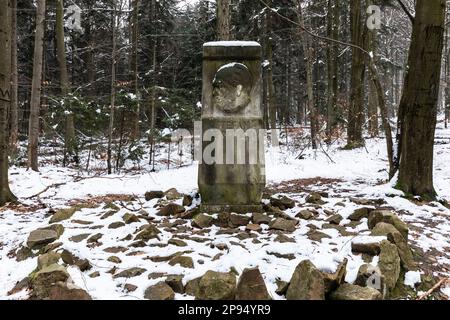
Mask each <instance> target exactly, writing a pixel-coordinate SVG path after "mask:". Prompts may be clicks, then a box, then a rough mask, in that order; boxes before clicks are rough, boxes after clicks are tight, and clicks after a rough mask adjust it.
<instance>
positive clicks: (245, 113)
mask: <svg viewBox="0 0 450 320" xmlns="http://www.w3.org/2000/svg"><path fill="white" fill-rule="evenodd" d="M261 83H262V81H261V46H260V45H259V44H258V43H257V42H247V41H220V42H210V43H206V44H205V45H204V46H203V98H202V100H203V101H202V105H203V106H202V137H203V139H201V140H203V141H201V149H200V150H201V151H202V152H203V154H202V159H201V160H200V164H199V177H198V184H199V189H200V194H201V198H202V208H201V209H202V210H203V211H204V212H210V213H219V212H227V211H228V212H236V213H248V212H256V211H261V210H262V207H261V199H262V192H263V189H264V187H265V180H266V178H265V161H264V138H265V134H266V133H265V130H264V122H263V111H262V104H261Z"/></svg>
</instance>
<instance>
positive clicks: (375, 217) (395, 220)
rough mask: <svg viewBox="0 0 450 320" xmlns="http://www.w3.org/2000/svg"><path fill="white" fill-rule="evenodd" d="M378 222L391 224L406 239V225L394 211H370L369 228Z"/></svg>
mask: <svg viewBox="0 0 450 320" xmlns="http://www.w3.org/2000/svg"><path fill="white" fill-rule="evenodd" d="M379 222H385V223H389V224H392V225H393V226H394V227H395V228H396V229H397V230H398V231H399V232H400V233H401V235H402V236H403V237H404V238H405V239H406V240H407V239H408V231H409V230H408V225H407V224H406V223H405V222H403V221H402V220H401V219H400V218H399V217H398V216H397V215H396V214H395V213H394V212H392V211H389V210H374V211H372V212H371V213H370V214H369V220H368V226H369V229H373V228H374V227H375V226H376V225H377V224H378V223H379Z"/></svg>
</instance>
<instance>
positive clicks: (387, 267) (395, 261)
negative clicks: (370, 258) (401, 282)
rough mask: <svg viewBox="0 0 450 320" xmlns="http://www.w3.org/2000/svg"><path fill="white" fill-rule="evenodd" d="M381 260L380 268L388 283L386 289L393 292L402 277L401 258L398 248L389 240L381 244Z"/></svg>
mask: <svg viewBox="0 0 450 320" xmlns="http://www.w3.org/2000/svg"><path fill="white" fill-rule="evenodd" d="M380 248H381V250H380V258H379V261H378V267H379V268H380V270H381V274H382V275H383V276H384V278H385V281H386V287H387V289H388V290H389V291H391V290H392V289H393V288H394V287H395V284H396V283H397V281H398V279H399V276H400V256H399V255H398V250H397V246H396V245H395V244H392V243H390V242H389V241H388V240H384V241H382V242H381V247H380Z"/></svg>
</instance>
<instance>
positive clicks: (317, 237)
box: [306, 230, 331, 242]
mask: <svg viewBox="0 0 450 320" xmlns="http://www.w3.org/2000/svg"><path fill="white" fill-rule="evenodd" d="M306 236H307V237H308V239H310V240H312V241H317V242H321V241H322V239H331V237H330V236H329V235H327V234H326V233H323V232H320V231H317V230H310V231H308V232H307V233H306Z"/></svg>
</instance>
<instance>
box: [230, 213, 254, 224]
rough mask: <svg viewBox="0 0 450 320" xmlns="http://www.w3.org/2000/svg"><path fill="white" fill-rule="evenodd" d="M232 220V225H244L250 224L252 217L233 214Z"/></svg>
mask: <svg viewBox="0 0 450 320" xmlns="http://www.w3.org/2000/svg"><path fill="white" fill-rule="evenodd" d="M230 222H231V226H232V227H243V226H246V225H248V224H249V222H250V217H247V216H244V215H241V214H231V215H230Z"/></svg>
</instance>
